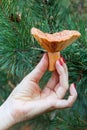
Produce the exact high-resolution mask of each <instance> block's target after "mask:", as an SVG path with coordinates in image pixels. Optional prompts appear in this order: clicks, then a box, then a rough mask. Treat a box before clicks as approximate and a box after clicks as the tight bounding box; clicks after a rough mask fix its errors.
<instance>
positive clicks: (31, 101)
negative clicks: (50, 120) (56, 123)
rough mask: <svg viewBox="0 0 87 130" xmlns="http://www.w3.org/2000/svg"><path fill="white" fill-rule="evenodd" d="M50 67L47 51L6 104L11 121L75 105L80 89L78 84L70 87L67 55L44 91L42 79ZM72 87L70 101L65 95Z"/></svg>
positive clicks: (5, 107)
mask: <svg viewBox="0 0 87 130" xmlns="http://www.w3.org/2000/svg"><path fill="white" fill-rule="evenodd" d="M47 68H48V58H47V54H44V56H43V58H42V59H41V61H40V63H39V64H38V65H37V66H36V67H35V69H34V70H33V71H32V72H31V73H30V74H28V75H27V76H26V77H25V78H24V79H23V80H22V81H21V83H20V84H19V85H18V86H17V87H16V88H15V89H14V90H13V92H12V93H11V94H10V96H9V97H8V99H7V100H6V102H5V103H4V104H3V105H2V108H3V109H6V111H9V112H8V113H9V115H10V116H9V118H10V119H9V120H10V122H12V123H11V124H15V123H18V122H20V121H23V120H26V119H31V118H33V117H35V116H36V115H39V114H42V113H45V112H47V111H50V110H55V109H62V108H68V107H71V106H72V105H73V103H74V102H75V100H76V97H77V92H76V89H75V86H74V84H71V85H70V88H69V84H68V71H67V66H66V64H65V62H64V60H63V58H61V59H60V60H59V61H57V62H56V71H55V72H53V75H52V77H51V78H50V79H49V81H48V83H47V85H46V86H45V87H44V89H43V90H41V88H40V86H39V81H40V79H41V78H42V76H43V74H44V73H45V72H46V70H47ZM68 89H69V90H70V96H69V97H68V99H67V100H66V99H63V98H64V96H65V94H66V92H67V90H68Z"/></svg>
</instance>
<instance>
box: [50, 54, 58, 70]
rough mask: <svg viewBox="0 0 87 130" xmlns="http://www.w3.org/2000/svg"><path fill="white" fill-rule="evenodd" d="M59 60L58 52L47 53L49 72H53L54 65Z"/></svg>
mask: <svg viewBox="0 0 87 130" xmlns="http://www.w3.org/2000/svg"><path fill="white" fill-rule="evenodd" d="M59 58H60V52H48V59H49V66H48V70H49V71H54V70H55V68H56V67H55V63H56V61H57V60H58V59H59Z"/></svg>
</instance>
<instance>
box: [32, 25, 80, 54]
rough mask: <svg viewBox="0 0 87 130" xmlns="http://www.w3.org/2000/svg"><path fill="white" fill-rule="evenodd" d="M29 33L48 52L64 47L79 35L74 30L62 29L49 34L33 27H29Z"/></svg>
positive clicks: (57, 50)
mask: <svg viewBox="0 0 87 130" xmlns="http://www.w3.org/2000/svg"><path fill="white" fill-rule="evenodd" d="M31 34H32V35H33V36H34V38H35V39H36V40H37V41H38V42H39V44H40V45H41V46H42V47H43V48H44V49H45V50H47V51H48V52H59V51H61V50H63V49H65V48H66V47H67V46H69V45H70V44H71V43H72V42H74V41H75V40H76V39H77V38H79V37H80V35H81V34H80V33H79V32H78V31H76V30H64V31H61V32H57V33H54V34H49V33H44V32H42V31H40V30H39V29H37V28H34V27H33V28H32V29H31Z"/></svg>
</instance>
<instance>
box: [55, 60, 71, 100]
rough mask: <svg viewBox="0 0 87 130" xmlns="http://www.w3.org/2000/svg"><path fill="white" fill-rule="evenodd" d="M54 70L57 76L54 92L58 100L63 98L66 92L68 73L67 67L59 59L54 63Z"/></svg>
mask: <svg viewBox="0 0 87 130" xmlns="http://www.w3.org/2000/svg"><path fill="white" fill-rule="evenodd" d="M56 69H57V72H58V74H59V83H58V84H57V85H56V87H55V89H54V90H55V92H56V94H57V97H58V98H59V99H61V98H63V97H64V96H65V94H66V92H67V90H68V87H69V85H68V71H67V66H66V64H65V63H64V61H63V59H62V58H61V59H60V60H58V61H57V62H56Z"/></svg>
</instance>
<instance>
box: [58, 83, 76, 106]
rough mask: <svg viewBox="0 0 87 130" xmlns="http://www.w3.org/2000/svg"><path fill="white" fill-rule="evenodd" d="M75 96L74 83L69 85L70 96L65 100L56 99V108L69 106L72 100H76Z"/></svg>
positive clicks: (72, 102)
mask: <svg viewBox="0 0 87 130" xmlns="http://www.w3.org/2000/svg"><path fill="white" fill-rule="evenodd" d="M76 98H77V92H76V89H75V85H74V84H71V86H70V96H69V98H68V99H67V100H64V99H63V100H58V102H57V103H56V108H69V107H72V105H73V104H74V102H75V101H76Z"/></svg>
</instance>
